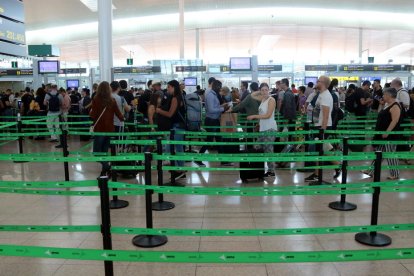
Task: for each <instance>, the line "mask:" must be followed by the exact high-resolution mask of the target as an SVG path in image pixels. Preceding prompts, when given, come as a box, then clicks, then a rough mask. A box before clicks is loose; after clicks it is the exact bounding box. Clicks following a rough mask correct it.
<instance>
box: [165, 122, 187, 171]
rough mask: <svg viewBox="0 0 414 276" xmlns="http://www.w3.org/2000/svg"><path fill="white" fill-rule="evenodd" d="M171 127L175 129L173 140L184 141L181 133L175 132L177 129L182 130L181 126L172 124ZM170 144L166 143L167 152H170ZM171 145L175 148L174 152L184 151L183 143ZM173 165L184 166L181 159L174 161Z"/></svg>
mask: <svg viewBox="0 0 414 276" xmlns="http://www.w3.org/2000/svg"><path fill="white" fill-rule="evenodd" d="M172 129H173V130H175V135H174V141H184V135H183V134H177V131H184V129H183V128H182V126H180V124H174V125H173V126H172ZM170 146H171V145H167V147H166V152H168V153H170V152H171V149H170ZM173 146H174V149H175V153H182V152H184V145H173ZM175 165H176V166H178V167H184V161H182V160H178V161H175Z"/></svg>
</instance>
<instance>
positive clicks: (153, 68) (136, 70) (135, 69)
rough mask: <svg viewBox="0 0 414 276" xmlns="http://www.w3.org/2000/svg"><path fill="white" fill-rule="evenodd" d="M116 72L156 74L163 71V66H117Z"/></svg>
mask: <svg viewBox="0 0 414 276" xmlns="http://www.w3.org/2000/svg"><path fill="white" fill-rule="evenodd" d="M114 73H115V74H154V73H161V66H141V67H115V68H114Z"/></svg>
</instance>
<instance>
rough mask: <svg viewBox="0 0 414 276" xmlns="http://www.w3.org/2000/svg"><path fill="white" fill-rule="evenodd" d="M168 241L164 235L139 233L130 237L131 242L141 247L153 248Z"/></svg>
mask: <svg viewBox="0 0 414 276" xmlns="http://www.w3.org/2000/svg"><path fill="white" fill-rule="evenodd" d="M167 242H168V238H167V237H166V236H153V235H139V236H135V237H134V238H133V239H132V244H133V245H135V246H138V247H143V248H154V247H158V246H162V245H164V244H166V243H167Z"/></svg>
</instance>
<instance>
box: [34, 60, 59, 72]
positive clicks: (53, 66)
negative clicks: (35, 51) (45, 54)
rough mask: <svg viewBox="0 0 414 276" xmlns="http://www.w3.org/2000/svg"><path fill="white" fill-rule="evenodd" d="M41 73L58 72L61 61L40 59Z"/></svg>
mask: <svg viewBox="0 0 414 276" xmlns="http://www.w3.org/2000/svg"><path fill="white" fill-rule="evenodd" d="M38 68H39V74H58V73H59V61H58V60H39V62H38Z"/></svg>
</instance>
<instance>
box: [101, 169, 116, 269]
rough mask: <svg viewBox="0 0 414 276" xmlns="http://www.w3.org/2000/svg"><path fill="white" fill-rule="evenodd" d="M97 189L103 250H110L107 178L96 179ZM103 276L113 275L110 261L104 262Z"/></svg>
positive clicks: (112, 266) (110, 236)
mask: <svg viewBox="0 0 414 276" xmlns="http://www.w3.org/2000/svg"><path fill="white" fill-rule="evenodd" d="M98 184H99V189H100V190H101V193H100V197H101V220H102V224H101V233H102V239H103V249H104V250H112V235H111V214H110V210H109V189H108V177H107V176H101V177H99V178H98ZM104 263H105V276H113V275H114V264H113V262H112V261H105V262H104Z"/></svg>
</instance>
